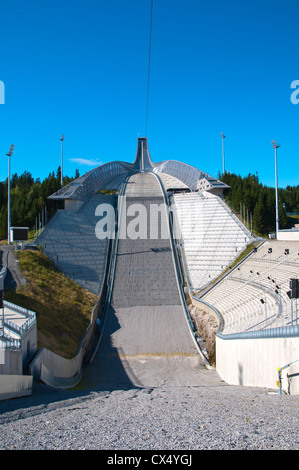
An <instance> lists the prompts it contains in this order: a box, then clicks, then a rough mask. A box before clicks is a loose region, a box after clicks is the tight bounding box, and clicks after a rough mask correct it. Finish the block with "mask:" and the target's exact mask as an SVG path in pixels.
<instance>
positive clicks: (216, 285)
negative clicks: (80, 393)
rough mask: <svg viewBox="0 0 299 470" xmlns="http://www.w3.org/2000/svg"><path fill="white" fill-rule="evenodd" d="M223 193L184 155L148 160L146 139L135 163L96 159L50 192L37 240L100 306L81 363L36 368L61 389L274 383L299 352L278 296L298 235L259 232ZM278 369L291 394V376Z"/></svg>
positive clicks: (296, 265) (282, 295)
mask: <svg viewBox="0 0 299 470" xmlns="http://www.w3.org/2000/svg"><path fill="white" fill-rule="evenodd" d="M225 189H228V186H226V185H225V184H224V183H223V182H221V181H218V180H217V179H215V178H213V177H212V176H210V175H209V174H208V173H205V172H203V171H201V170H199V169H197V168H195V167H192V166H190V165H188V164H186V163H182V162H179V161H174V160H166V161H161V162H159V163H154V162H153V161H152V159H151V156H150V152H149V147H148V140H147V138H138V141H137V151H136V156H135V160H134V162H133V163H127V162H122V161H114V162H110V163H107V164H104V165H101V166H99V167H97V168H95V169H93V170H90V171H89V172H87V173H85V174H84V175H83V176H80V177H79V178H77V179H76V180H74V181H72V182H71V183H70V184H68V185H67V186H65V187H63V188H62V189H61V190H59V191H57V192H56V193H55V194H53V195H52V196H50V199H51V200H52V201H57V204H58V205H59V207H60V209H58V210H57V212H56V214H55V215H54V216H53V218H52V219H51V220H50V221H49V222H48V224H47V225H46V227H45V228H44V230H43V231H42V233H41V234H40V235H39V237H38V239H37V241H36V243H37V244H39V245H40V246H41V248H42V250H43V251H44V252H45V254H46V255H47V256H48V257H49V258H50V259H52V260H53V262H55V264H56V266H57V267H58V268H59V269H60V270H61V271H62V272H64V273H65V274H66V275H67V276H69V277H70V278H72V279H73V280H74V281H76V282H77V283H78V284H80V285H82V286H83V287H85V288H86V289H88V290H89V291H91V292H93V293H95V294H97V295H98V296H99V299H101V305H102V308H101V309H99V310H97V312H98V313H97V316H96V318H95V319H94V320H95V321H94V328H93V340H92V341H91V344H92V348H91V349H90V348H89V349H88V351H87V350H86V349H85V350H84V352H85V356H87V357H88V360H87V361H86V362H87V363H88V365H84V361H83V356H84V354H83V353H82V351H81V353H80V357H79V362H76V361H73V362H72V366H71V367H69V366H68V365H63V366H61V367H60V366H59V367H58V368H57V367H56V369H55V366H54V365H53V364H54V363H55V364H57V361H56V362H55V361H52V362H51V360H50V359H45V358H46V356H45V355H44V356H43V357H44V359H43V360H40V361H41V363H40V364H39V366H37V365H36V364H37V363H38V361H36V364H35V366H34V367H33V370H38V371H39V374H40V377H41V378H42V380H44V381H45V382H46V383H49V384H52V385H53V384H54V385H57V386H59V384H60V385H61V384H63V385H62V386H64V387H65V388H66V387H67V386H73V385H74V384H75V383H77V382H78V381H81V383H82V384H83V385H84V386H87V387H91V388H92V387H97V388H106V389H107V387H108V388H110V389H114V388H124V387H130V386H135V387H151V386H156V385H159V384H161V383H167V384H172V385H177V386H179V385H190V386H192V385H196V386H197V385H202V384H203V383H216V382H217V383H220V381H221V380H224V381H227V382H228V383H231V384H241V385H254V386H267V387H272V388H273V387H275V386H276V380H277V366H284V365H285V364H287V363H292V364H293V363H294V362H296V360H297V359H299V348H298V339H299V334H298V327H299V325H297V323H296V322H294V318H295V313H294V302H293V299H290V297H289V296H288V295H287V292H288V290H289V281H290V278H296V277H297V278H298V277H299V262H298V258H299V257H298V242H296V241H290V242H287V241H284V242H279V241H278V240H262V239H257V238H256V237H255V236H254V235H253V234H252V233H251V232H250V231H249V230H248V228H246V227H245V225H243V223H242V222H241V221H240V220H239V218H238V217H237V216H236V215H235V214H234V213H233V212H232V211H231V209H230V208H229V207H228V206H227V205H226V203H225V201H224V197H223V194H224V190H225ZM257 241H258V242H259V245H258V246H257V247H256V248H255V249H253V250H252V251H251V252H250V253H249V255H248V256H246V257H245V259H244V260H243V261H241V262H240V263H238V264H237V265H236V267H234V268H232V267H231V265H232V263H233V262H234V261H235V260H236V259H237V258H238V257H239V256H240V254H241V253H242V252H243V250H244V249H245V248H246V247H247V246H248V245H249V244H250V243H252V242H257ZM285 250H288V255H287V256H286V255H285V254H284V253H285ZM257 273H258V275H257ZM257 276H258V279H257ZM269 279H271V281H269ZM273 280H275V286H274V283H273V282H272V281H273ZM277 286H278V288H277ZM186 293H188V294H189V299H191V301H192V304H193V306H194V307H196V308H198V309H199V310H200V311H204V312H207V313H209V314H210V315H213V316H214V317H215V318H217V321H218V322H219V327H218V331H217V335H216V368H212V367H211V366H210V365H209V364H208V362H207V360H206V359H205V357H204V355H203V353H202V351H201V348H200V346H199V343H198V341H197V338H196V334H195V333H196V331H195V327H194V322H193V320H192V318H191V317H190V314H189V311H188V308H187V304H186V296H185V294H186ZM262 300H263V302H262ZM99 303H100V302H99ZM265 307H266V308H265ZM296 314H297V312H296ZM66 362H67V361H66V360H65V363H66ZM74 363H76V364H77V365H76V367H77V369H76V368H75V369H74ZM78 364H79V366H78ZM82 364H83V365H82ZM297 364H298V363H297ZM292 367H293V369H292ZM294 367H297V369H298V366H297V365H296V364H295V365H292V366H291V368H289V370H288V372H289V373H290V371H291V372H294V371H295V374H293V376H295V375H296V372H297V371H296V370H295V369H294ZM285 377H286V376H285ZM285 377H284V379H285V380H284V385H285V386H288V387H289V390H290V389H291V388H292V393H297V390H298V384H297V382H299V381H298V380H297V382H296V380H295V379H293V380H291V381H290V380H289V379H287V378H285ZM83 385H82V386H83ZM298 393H299V392H298Z"/></svg>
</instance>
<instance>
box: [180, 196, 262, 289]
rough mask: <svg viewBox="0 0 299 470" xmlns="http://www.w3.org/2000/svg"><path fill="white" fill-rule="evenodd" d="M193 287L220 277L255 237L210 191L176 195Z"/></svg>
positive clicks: (202, 285)
mask: <svg viewBox="0 0 299 470" xmlns="http://www.w3.org/2000/svg"><path fill="white" fill-rule="evenodd" d="M173 198H174V203H175V206H176V209H177V218H178V223H179V228H180V231H181V236H182V239H181V241H182V244H183V253H184V254H185V258H186V268H187V269H186V270H187V275H188V278H189V283H190V287H191V289H192V290H194V291H195V290H197V291H198V290H201V289H203V288H204V287H206V286H207V285H208V284H210V282H211V281H213V280H214V279H216V278H217V277H218V276H219V275H220V274H221V273H223V271H224V270H225V269H226V268H227V267H228V266H229V265H230V264H231V263H232V262H233V261H234V260H235V259H236V258H237V257H238V256H239V255H240V253H241V252H242V251H243V250H244V249H245V248H246V246H247V245H248V243H250V241H252V240H253V239H254V237H252V236H251V234H250V232H249V231H248V230H247V228H246V227H245V226H244V225H243V224H242V223H241V222H240V221H239V219H238V218H237V217H236V216H235V215H234V214H233V213H232V211H231V210H230V209H229V208H228V207H227V205H226V204H225V203H224V201H223V200H222V199H221V198H220V197H219V196H216V195H215V194H212V193H209V192H206V191H204V192H202V193H199V192H191V193H186V194H174V196H173Z"/></svg>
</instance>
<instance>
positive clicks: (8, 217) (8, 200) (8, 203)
mask: <svg viewBox="0 0 299 470" xmlns="http://www.w3.org/2000/svg"><path fill="white" fill-rule="evenodd" d="M14 149H15V146H14V145H13V144H12V145H11V146H10V149H9V152H8V153H7V154H6V155H7V156H8V179H7V244H8V245H10V225H11V222H10V157H11V156H12V154H13V152H14Z"/></svg>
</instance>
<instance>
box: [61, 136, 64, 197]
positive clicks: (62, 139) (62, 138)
mask: <svg viewBox="0 0 299 470" xmlns="http://www.w3.org/2000/svg"><path fill="white" fill-rule="evenodd" d="M60 140H61V171H60V173H61V189H62V188H63V141H64V135H63V136H62V137H61V139H60Z"/></svg>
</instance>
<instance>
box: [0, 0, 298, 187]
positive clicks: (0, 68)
mask: <svg viewBox="0 0 299 470" xmlns="http://www.w3.org/2000/svg"><path fill="white" fill-rule="evenodd" d="M150 8H151V0H126V1H124V0H105V1H103V0H85V1H84V2H83V1H78V0H59V1H58V0H51V1H48V0H43V1H40V0H26V1H24V0H2V1H1V4H0V58H1V60H0V80H1V81H3V83H4V85H5V104H1V105H0V158H1V166H0V180H1V181H3V180H5V178H6V177H7V157H6V153H7V152H8V150H9V147H10V145H11V144H14V145H15V152H14V155H13V157H12V163H11V164H12V173H15V172H17V173H18V174H21V173H22V172H23V171H25V170H27V171H29V172H31V173H32V175H33V176H34V178H37V177H40V178H41V179H43V178H44V177H46V176H48V174H49V173H50V172H52V171H53V170H54V171H56V170H57V168H58V166H59V165H60V140H59V139H60V137H61V135H62V134H65V141H64V172H65V173H66V174H68V175H70V176H71V175H74V173H75V169H76V168H79V170H80V174H83V173H85V172H86V171H88V170H90V169H91V168H92V166H89V165H87V164H85V165H83V164H79V162H81V161H82V160H88V161H90V163H92V162H94V163H93V164H94V165H96V166H97V165H98V164H101V163H105V162H108V161H111V160H123V161H129V162H132V161H133V160H134V158H135V153H136V144H137V137H138V135H139V136H141V137H143V136H144V134H145V118H146V95H147V73H148V49H149V32H150ZM298 46H299V35H298V2H297V0H283V1H282V0H259V1H257V0H251V1H250V2H245V1H240V0H226V1H225V2H224V1H220V0H214V1H213V0H211V1H206V2H203V1H200V0H184V1H183V0H154V4H153V27H152V49H151V75H150V95H149V118H148V133H147V134H148V139H149V148H150V153H151V157H152V159H153V161H156V162H158V161H162V160H167V159H174V160H180V161H184V162H186V163H189V164H190V165H194V166H196V167H197V168H200V169H201V170H203V171H206V172H207V173H209V174H211V175H213V176H216V177H217V174H218V171H219V170H220V171H221V170H222V147H221V146H222V142H221V136H220V132H221V131H223V132H224V134H225V135H226V139H225V155H226V169H227V170H228V171H231V172H235V173H237V174H241V175H242V176H246V175H247V174H248V173H256V172H258V175H259V178H260V181H261V182H262V183H263V184H266V185H269V186H274V183H275V180H274V150H273V148H272V145H271V141H272V140H273V139H276V141H277V143H279V144H280V145H281V148H279V149H278V182H279V186H281V187H285V186H286V185H298V184H299V164H298V161H299V138H298V137H299V104H298V105H294V104H292V103H291V100H290V97H291V93H292V92H293V91H294V90H292V89H291V83H292V81H294V80H299V60H298V56H299V47H298Z"/></svg>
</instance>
